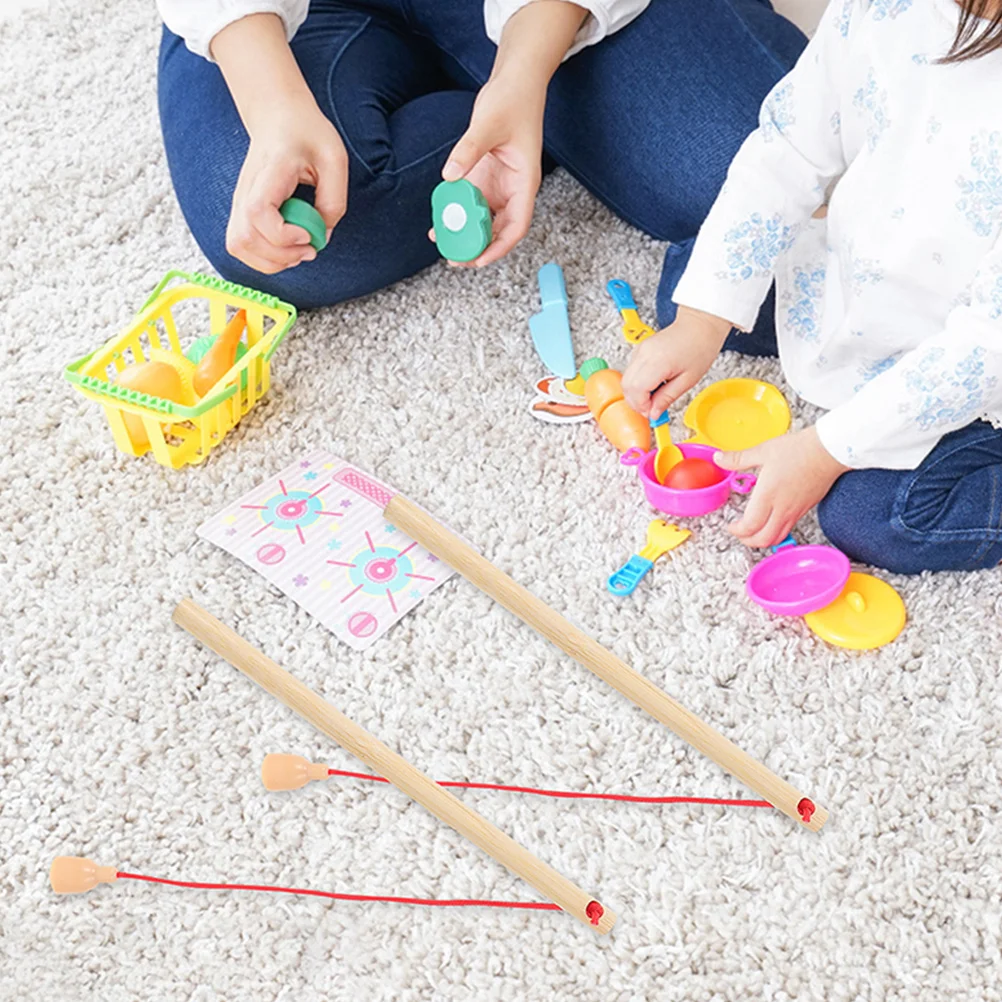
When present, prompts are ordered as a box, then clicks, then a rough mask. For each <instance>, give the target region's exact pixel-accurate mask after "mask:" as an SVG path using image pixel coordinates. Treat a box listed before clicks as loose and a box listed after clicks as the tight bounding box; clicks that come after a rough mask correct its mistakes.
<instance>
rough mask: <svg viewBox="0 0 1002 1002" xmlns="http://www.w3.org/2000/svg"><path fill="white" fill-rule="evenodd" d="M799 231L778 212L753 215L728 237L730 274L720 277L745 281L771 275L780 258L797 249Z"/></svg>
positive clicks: (729, 233)
mask: <svg viewBox="0 0 1002 1002" xmlns="http://www.w3.org/2000/svg"><path fill="white" fill-rule="evenodd" d="M797 229H798V228H797V227H796V226H787V225H786V224H785V223H784V222H783V219H782V217H781V216H780V215H779V214H778V213H776V214H775V215H772V216H768V217H766V216H762V215H760V214H759V213H757V212H756V213H754V214H753V215H751V216H749V217H748V219H746V220H745V221H744V222H743V223H739V224H738V225H737V226H735V227H733V229H730V230H728V231H727V233H725V234H724V243H725V244H726V245H727V267H728V269H729V271H728V272H726V273H724V274H722V275H721V276H720V277H721V278H727V279H730V281H732V282H743V281H746V280H747V279H749V278H763V277H766V276H769V275H771V274H772V272H773V269H774V268H775V266H776V260H777V259H778V258H779V255H780V254H782V253H783V252H784V251H787V250H789V249H790V247H792V246H793V241H794V239H795V238H796V235H797Z"/></svg>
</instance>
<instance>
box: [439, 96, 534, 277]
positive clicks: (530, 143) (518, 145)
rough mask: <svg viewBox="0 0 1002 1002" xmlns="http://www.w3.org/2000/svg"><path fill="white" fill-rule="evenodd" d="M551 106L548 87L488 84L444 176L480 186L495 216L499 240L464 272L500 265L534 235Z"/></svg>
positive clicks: (451, 154)
mask: <svg viewBox="0 0 1002 1002" xmlns="http://www.w3.org/2000/svg"><path fill="white" fill-rule="evenodd" d="M545 102H546V86H545V82H543V84H542V85H539V84H538V83H536V82H519V81H515V80H512V79H511V78H509V77H496V78H492V79H490V80H488V81H487V83H486V84H485V85H484V86H483V87H482V88H481V90H480V93H479V95H478V96H477V100H476V104H474V106H473V115H472V117H471V118H470V127H469V128H468V129H467V130H466V133H465V135H464V136H463V137H462V138H461V139H460V140H459V142H458V143H456V145H455V147H454V148H453V150H452V152H451V153H450V154H449V159H448V161H447V162H446V165H445V167H444V168H443V170H442V177H443V178H444V179H445V180H446V181H456V180H458V179H459V178H461V177H465V178H466V179H467V180H468V181H470V182H472V183H473V184H475V185H476V186H477V187H478V188H479V189H480V190H481V191H482V192H483V193H484V198H486V199H487V204H488V205H489V206H490V207H491V212H493V213H494V239H493V240H492V241H491V243H490V244H489V246H488V247H487V249H486V250H485V251H484V252H483V254H481V255H480V257H478V258H475V259H474V260H472V261H468V262H466V263H465V265H463V266H464V267H468V268H482V267H483V266H484V265H485V264H491V263H492V262H493V261H497V260H498V259H499V258H502V257H504V256H505V254H507V253H508V252H509V251H510V250H511V249H512V248H513V247H514V246H515V244H517V243H518V242H519V240H521V239H522V237H524V236H525V235H526V233H528V232H529V224H530V223H531V222H532V210H533V208H534V206H535V203H536V192H537V191H539V182H540V180H541V178H542V159H543V108H544V105H545ZM428 235H429V237H431V239H432V240H434V239H435V235H434V232H430V233H429V234H428ZM457 263H458V262H457Z"/></svg>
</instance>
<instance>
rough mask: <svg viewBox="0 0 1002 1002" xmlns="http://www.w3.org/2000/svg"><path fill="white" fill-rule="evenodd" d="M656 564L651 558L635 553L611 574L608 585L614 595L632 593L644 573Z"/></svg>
mask: <svg viewBox="0 0 1002 1002" xmlns="http://www.w3.org/2000/svg"><path fill="white" fill-rule="evenodd" d="M653 566H654V564H653V563H652V562H651V561H650V560H646V559H645V558H644V557H641V556H639V555H638V554H636V553H635V554H634V555H633V556H632V557H630V559H629V560H627V561H626V563H625V564H623V566H622V567H620V568H619V570H618V571H616V573H615V574H613V575H611V576H610V578H609V580H608V581H607V582H606V587H607V588H608V589H609V591H610V592H612V594H613V595H632V594H633V593H634V592H635V591H636V590H637V585H638V584H640V582H641V581H642V580H643V577H644V575H645V574H646V573H647V572H648V571H649V570H650V569H651V568H652V567H653Z"/></svg>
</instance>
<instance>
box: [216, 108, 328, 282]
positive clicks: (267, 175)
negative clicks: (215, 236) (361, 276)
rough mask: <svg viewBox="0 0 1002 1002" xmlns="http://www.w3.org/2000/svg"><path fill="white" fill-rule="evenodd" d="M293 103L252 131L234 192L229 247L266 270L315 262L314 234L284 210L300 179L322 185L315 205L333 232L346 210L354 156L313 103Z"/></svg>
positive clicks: (238, 255)
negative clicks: (281, 210)
mask: <svg viewBox="0 0 1002 1002" xmlns="http://www.w3.org/2000/svg"><path fill="white" fill-rule="evenodd" d="M311 104H312V107H310V106H309V105H306V106H305V107H292V108H289V109H287V110H286V111H285V112H284V113H283V114H280V115H278V116H277V117H276V119H275V121H273V122H269V123H267V124H266V125H261V126H259V127H258V128H256V129H255V132H254V133H253V134H252V135H251V142H250V147H249V148H248V150H247V157H246V159H245V160H244V165H243V167H242V168H241V169H240V177H239V178H238V179H237V186H236V189H235V191H234V192H233V206H232V208H231V209H230V221H229V225H228V226H227V229H226V249H227V251H229V253H230V254H232V255H233V256H234V257H235V258H237V259H238V260H240V261H243V262H244V264H246V265H249V266H250V267H251V268H253V269H254V270H255V271H260V272H264V274H266V275H270V274H274V273H275V272H277V271H283V270H284V269H286V268H294V267H295V266H296V265H297V264H302V262H303V261H312V260H313V259H314V258H315V257H316V256H317V252H316V250H314V248H313V247H312V246H311V245H310V235H309V234H308V233H307V232H306V230H304V229H303V228H302V227H301V226H293V225H291V224H289V223H287V222H285V220H284V219H283V218H282V216H281V215H280V213H279V207H280V206H281V204H282V203H283V202H284V201H285V200H286V199H287V198H289V197H290V196H291V195H292V194H293V192H295V190H296V188H297V186H298V185H300V184H308V185H311V186H312V187H314V188H315V189H316V196H315V198H314V207H315V208H316V210H317V212H319V213H320V215H321V216H322V217H323V220H324V222H325V223H326V225H327V237H328V239H329V238H330V234H331V230H333V229H334V227H335V226H336V225H337V223H338V221H339V220H340V219H341V217H342V216H343V215H344V213H345V209H346V207H347V198H348V155H347V153H346V152H345V148H344V143H343V142H342V141H341V137H340V135H338V132H337V129H335V128H334V126H333V125H331V123H330V122H329V121H328V119H327V118H326V117H325V116H324V114H323V113H322V112H321V111H320V109H319V108H317V107H316V104H315V102H312V100H311Z"/></svg>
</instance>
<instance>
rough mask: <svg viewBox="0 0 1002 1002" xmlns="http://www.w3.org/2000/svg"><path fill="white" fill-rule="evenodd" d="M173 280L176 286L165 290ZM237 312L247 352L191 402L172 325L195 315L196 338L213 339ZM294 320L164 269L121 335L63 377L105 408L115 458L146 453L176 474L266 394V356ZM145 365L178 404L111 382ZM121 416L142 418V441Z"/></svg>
mask: <svg viewBox="0 0 1002 1002" xmlns="http://www.w3.org/2000/svg"><path fill="white" fill-rule="evenodd" d="M178 279H180V280H182V282H181V284H172V283H175V280H178ZM240 309H242V310H245V311H246V315H247V335H246V336H247V344H246V350H243V347H241V352H242V353H241V354H240V355H239V356H238V358H237V360H236V362H235V363H234V365H233V366H232V368H230V369H229V370H228V371H227V372H226V374H225V375H224V376H223V377H222V378H221V379H220V380H219V381H218V382H217V383H216V384H215V385H214V386H213V387H212V388H211V389H210V390H209V391H208V392H207V393H206V394H205V395H204V396H203V397H202V398H201V399H198V398H197V396H196V395H195V393H194V390H193V389H192V379H191V375H192V372H193V371H194V363H193V362H191V361H189V359H188V358H186V357H185V354H184V350H183V349H182V346H181V336H180V335H179V333H178V330H179V327H186V326H187V324H188V322H190V321H191V320H192V319H193V317H196V316H197V315H198V314H199V313H201V314H202V316H201V317H199V318H198V325H199V326H198V330H199V333H201V334H205V333H207V332H208V333H211V334H213V335H218V334H219V333H220V332H221V331H222V330H223V328H224V327H225V325H226V321H227V318H228V314H232V313H233V312H234V311H235V310H240ZM206 312H207V314H208V315H207V317H206V316H205V314H206ZM295 319H296V309H295V307H294V306H290V305H289V304H288V303H283V302H282V301H281V300H280V299H276V298H275V297H274V296H268V295H265V294H264V293H263V292H256V291H255V290H253V289H247V288H244V287H243V286H241V285H234V284H233V283H232V282H224V281H223V280H222V279H219V278H211V277H209V276H207V275H198V274H187V273H185V272H181V271H170V272H168V273H167V274H166V275H165V276H164V278H163V279H162V280H161V282H160V284H159V285H158V286H157V287H156V288H155V289H154V290H153V293H152V295H151V296H150V298H149V299H147V300H146V303H145V304H144V305H143V307H142V309H140V311H139V313H138V315H137V316H136V319H135V320H134V321H133V322H132V324H131V325H130V326H129V327H128V328H127V329H126V330H124V331H123V332H122V333H121V334H119V335H117V336H116V337H114V338H112V339H111V340H110V341H109V342H108V343H107V344H106V345H105V346H104V347H103V348H99V349H98V350H97V351H95V352H92V353H91V354H90V355H87V356H85V357H84V358H81V359H78V360H77V361H75V362H71V363H70V364H69V365H68V366H67V367H66V370H65V375H66V378H67V379H68V380H69V381H70V382H71V383H72V384H73V385H74V386H76V387H78V388H79V390H80V392H81V393H83V395H84V396H85V397H88V398H89V399H91V400H96V401H97V402H98V403H99V404H101V406H102V407H103V408H104V412H105V414H106V415H107V418H108V424H109V425H110V426H111V433H112V435H113V436H114V438H115V444H116V445H117V446H118V448H119V449H120V450H121V451H122V452H125V453H127V454H128V455H130V456H141V455H143V454H144V453H146V452H148V451H150V450H151V449H152V450H153V455H154V457H155V458H156V461H157V462H158V463H160V464H161V465H162V466H169V467H172V468H174V469H177V468H178V467H181V466H184V465H185V464H186V463H201V462H204V460H205V459H206V457H207V456H208V455H209V453H210V452H211V451H212V450H213V449H214V448H215V447H216V446H217V445H219V443H220V442H221V441H222V440H223V438H225V436H226V433H227V432H228V431H229V430H230V429H231V428H233V427H234V426H235V425H236V423H237V422H238V421H239V420H240V419H241V418H242V417H243V416H244V415H245V414H246V413H247V412H248V411H249V410H250V409H251V408H252V407H253V406H254V405H255V404H256V403H257V402H258V401H259V400H260V399H261V398H262V397H263V396H264V395H265V393H267V392H268V387H269V385H270V382H271V357H272V355H274V354H275V349H276V348H277V347H278V346H279V344H281V342H282V339H283V338H284V337H285V335H286V334H287V333H288V331H289V328H290V327H291V326H292V324H293V322H294V321H295ZM179 321H183V322H179ZM189 351H190V349H189ZM147 361H159V362H163V363H166V364H167V365H169V366H171V367H172V368H174V369H175V370H176V371H177V373H178V375H179V377H180V382H181V384H182V385H183V387H184V399H183V400H182V401H181V402H178V401H176V400H169V399H165V398H163V397H157V396H152V395H151V394H148V393H140V392H138V391H136V390H132V389H127V388H126V387H124V386H118V385H116V384H115V382H113V380H114V379H116V378H117V376H118V373H120V372H121V371H122V370H123V369H124V368H126V366H128V365H135V364H138V363H140V362H147ZM125 414H130V415H135V416H136V417H138V418H139V419H141V420H142V426H143V428H144V430H145V435H144V436H143V438H144V439H147V440H148V441H143V442H141V443H137V442H134V441H133V439H132V437H130V435H129V431H128V428H127V425H126V421H125V417H124V415H125ZM132 424H133V426H135V421H132Z"/></svg>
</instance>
